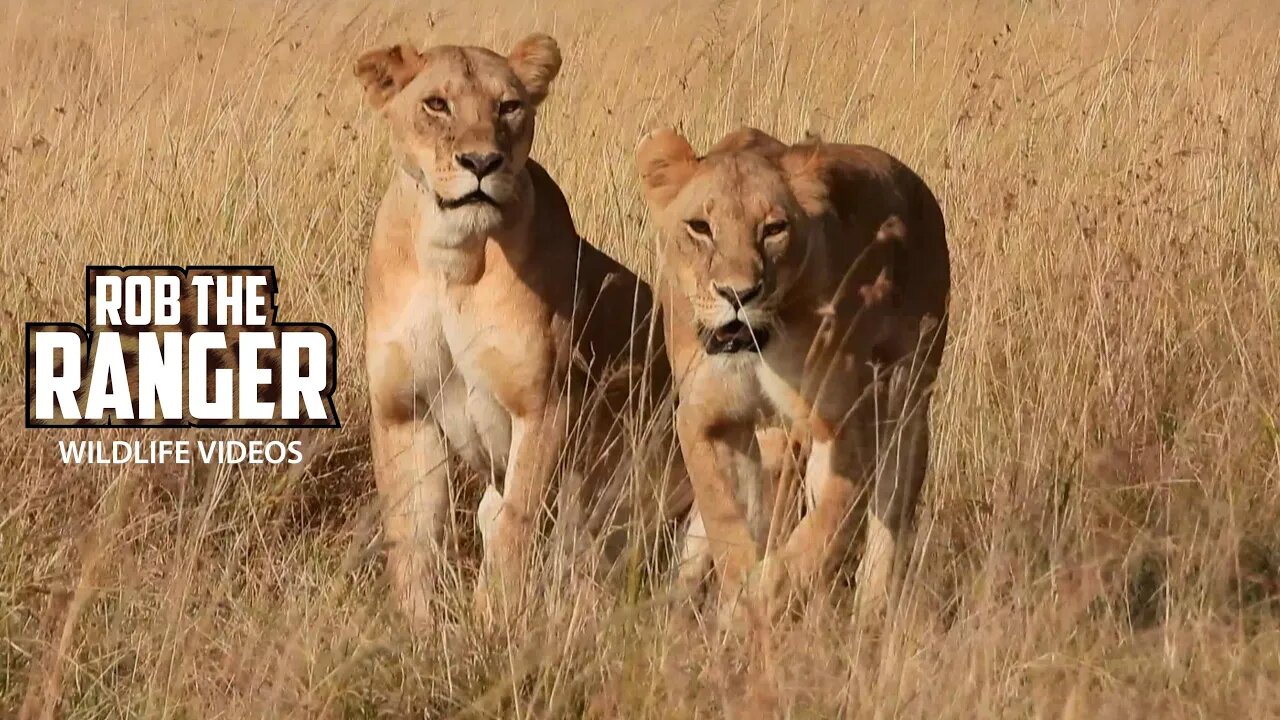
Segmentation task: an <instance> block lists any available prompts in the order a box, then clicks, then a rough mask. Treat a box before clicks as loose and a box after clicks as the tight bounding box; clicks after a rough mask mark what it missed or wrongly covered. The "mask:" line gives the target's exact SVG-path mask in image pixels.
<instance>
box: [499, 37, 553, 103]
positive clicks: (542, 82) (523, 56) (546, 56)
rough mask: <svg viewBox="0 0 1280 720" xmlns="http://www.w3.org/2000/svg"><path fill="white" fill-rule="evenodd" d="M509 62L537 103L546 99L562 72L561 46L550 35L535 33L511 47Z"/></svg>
mask: <svg viewBox="0 0 1280 720" xmlns="http://www.w3.org/2000/svg"><path fill="white" fill-rule="evenodd" d="M507 62H508V63H510V65H511V69H512V70H514V71H515V73H516V77H518V78H520V83H521V84H522V85H524V89H525V92H527V93H528V94H529V100H530V101H532V102H533V104H534V105H537V104H538V103H540V102H542V101H543V100H544V99H546V97H547V91H548V90H549V89H550V88H551V81H552V80H555V79H556V75H557V74H558V73H559V72H560V46H559V45H557V44H556V41H555V40H553V39H552V38H551V36H550V35H543V34H541V33H534V34H532V35H529V36H528V37H526V38H524V39H523V40H521V41H520V42H518V43H516V46H515V47H513V48H511V53H510V54H509V55H507Z"/></svg>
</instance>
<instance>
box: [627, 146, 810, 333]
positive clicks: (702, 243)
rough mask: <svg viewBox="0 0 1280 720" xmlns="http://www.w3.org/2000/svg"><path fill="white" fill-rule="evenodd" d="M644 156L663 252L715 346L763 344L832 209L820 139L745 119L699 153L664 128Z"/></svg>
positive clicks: (640, 154)
mask: <svg viewBox="0 0 1280 720" xmlns="http://www.w3.org/2000/svg"><path fill="white" fill-rule="evenodd" d="M636 156H637V161H638V164H639V169H640V178H641V184H642V185H643V188H644V196H645V200H646V202H647V203H648V205H649V208H650V210H651V212H652V215H653V218H654V220H655V224H656V225H657V226H658V229H659V232H660V233H661V236H662V238H661V239H662V243H661V245H662V247H661V250H660V253H659V257H660V261H661V262H662V264H663V265H664V267H665V268H666V273H667V276H668V277H669V278H670V279H671V281H672V282H673V283H674V284H675V286H676V290H677V291H678V292H680V293H682V294H683V295H684V296H685V298H687V299H688V301H689V304H690V306H691V308H692V310H693V318H694V322H695V323H697V325H698V330H699V332H700V334H701V336H702V339H703V342H704V344H705V346H706V349H707V351H708V352H710V353H733V352H739V351H743V350H756V349H763V347H764V346H765V345H766V344H767V343H768V342H769V339H770V335H771V331H772V330H773V326H774V324H775V321H776V316H777V313H778V311H779V310H780V306H781V304H782V303H783V302H785V300H786V297H787V295H788V293H789V292H790V291H791V289H792V288H793V287H794V285H795V283H796V280H797V279H798V277H799V274H800V272H801V269H802V266H803V264H804V260H805V257H806V250H807V246H808V243H809V241H810V239H811V235H812V234H813V233H814V232H817V231H818V230H817V227H816V226H817V222H818V221H817V220H816V219H815V218H816V216H817V215H819V214H820V213H822V212H823V211H824V209H825V203H826V189H825V185H824V184H823V183H822V181H821V178H820V172H821V171H820V162H821V161H820V159H819V157H818V155H817V153H816V151H815V148H814V146H811V145H810V146H805V145H801V146H796V147H789V146H787V145H785V144H783V143H782V142H780V141H778V140H776V139H774V138H772V137H770V136H769V135H766V134H765V133H763V132H760V131H759V130H754V129H751V128H744V129H742V130H739V131H737V132H734V133H731V134H730V135H728V136H726V137H725V138H724V139H723V140H721V141H720V142H719V143H717V144H716V146H715V147H713V148H712V149H711V150H710V151H709V152H708V153H707V154H706V155H705V156H701V157H700V156H698V154H697V153H695V152H694V150H693V147H692V146H690V145H689V142H688V141H687V140H685V139H684V138H683V137H681V136H680V135H679V134H677V133H676V132H675V131H672V130H659V131H656V132H653V133H650V134H649V135H648V136H646V137H645V138H644V139H643V140H641V142H640V145H639V147H638V148H637V150H636Z"/></svg>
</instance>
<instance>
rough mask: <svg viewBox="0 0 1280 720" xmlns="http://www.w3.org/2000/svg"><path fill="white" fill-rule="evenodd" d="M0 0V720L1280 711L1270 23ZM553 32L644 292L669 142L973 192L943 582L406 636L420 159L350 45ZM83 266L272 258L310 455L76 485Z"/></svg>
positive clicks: (925, 521)
mask: <svg viewBox="0 0 1280 720" xmlns="http://www.w3.org/2000/svg"><path fill="white" fill-rule="evenodd" d="M0 19H2V22H0V78H3V83H2V84H0V278H3V281H2V283H0V288H3V298H2V300H3V302H0V315H3V318H4V322H3V323H0V342H2V344H3V352H0V369H2V370H3V373H2V374H0V382H2V383H3V387H0V402H2V403H3V405H2V406H0V414H2V415H3V418H4V420H3V423H4V431H3V433H0V435H2V437H0V463H2V465H0V716H5V717H9V716H16V715H18V714H19V713H23V714H25V715H27V716H28V717H42V716H43V717H76V718H91V717H92V718H97V717H147V718H152V717H175V718H194V717H208V716H219V717H232V718H239V717H281V716H287V717H308V718H311V717H318V718H328V717H375V716H377V717H382V716H391V717H400V716H417V717H429V718H437V717H451V716H454V715H463V716H470V717H519V718H537V717H578V716H583V715H588V716H591V717H619V718H646V717H652V718H667V717H708V718H710V717H747V718H754V717H772V716H775V715H781V716H787V717H796V718H808V717H836V716H845V717H867V718H871V717H875V718H882V717H883V718H887V717H904V718H915V717H937V718H972V717H1038V718H1057V717H1064V718H1093V717H1116V718H1129V717H1161V718H1177V717H1224V716H1225V717H1265V716H1274V715H1276V714H1277V713H1280V523H1278V522H1277V518H1280V430H1278V429H1277V428H1278V424H1280V246H1278V245H1277V243H1276V238H1277V232H1278V231H1280V210H1278V209H1277V207H1278V206H1277V199H1278V198H1277V191H1278V189H1280V170H1278V169H1277V151H1278V149H1280V147H1278V145H1277V143H1280V137H1277V120H1276V118H1277V115H1280V106H1278V103H1277V94H1278V92H1280V74H1278V65H1277V63H1278V61H1280V49H1277V45H1276V42H1275V40H1276V38H1277V37H1280V35H1278V34H1277V33H1278V31H1280V13H1277V11H1276V9H1275V8H1274V7H1272V6H1271V4H1270V3H1268V2H1265V1H1264V0H1259V1H1258V2H1256V3H1248V2H1223V3H1213V4H1212V6H1211V7H1210V8H1208V9H1206V8H1204V7H1201V4H1200V3H1192V2H1185V3H1183V2H1167V3H1147V2H1140V3H1127V2H1102V1H1096V2H1094V1H1075V0H1064V1H1062V2H1011V1H1010V2H989V3H977V2H966V3H947V2H917V3H912V4H910V5H909V6H907V7H898V4H896V3H866V4H863V5H859V6H857V7H853V6H846V5H844V4H842V3H828V2H820V1H819V0H790V1H788V2H781V3H766V2H746V1H744V2H741V3H735V2H731V1H727V2H723V3H712V2H706V1H703V0H683V1H678V0H673V1H670V2H631V3H623V4H616V3H614V2H611V1H608V0H571V1H570V2H567V3H549V2H548V3H540V4H539V3H534V4H532V5H530V4H527V3H518V2H505V3H502V2H489V1H481V2H477V3H456V2H437V1H436V0H429V1H426V2H413V3H410V2H393V3H377V4H371V3H363V2H348V1H346V0H339V1H336V2H323V3H322V2H315V1H312V0H306V1H301V0H300V1H290V0H277V1H276V2H274V3H266V2H247V1H246V2H238V3H237V2H231V0H220V1H217V2H208V3H201V4H199V5H198V6H196V5H195V4H190V5H189V4H188V3H183V2H177V1H176V0H168V1H165V2H128V3H126V2H123V1H121V0H111V1H110V2H104V3H93V2H82V3H74V2H60V1H59V2H36V1H35V0H7V2H5V3H3V4H0ZM532 30H542V31H546V32H549V33H552V34H553V35H554V36H556V37H557V39H558V40H559V41H560V42H561V45H562V47H563V49H564V53H565V70H564V72H563V74H562V76H561V77H560V79H559V80H558V81H557V83H556V84H555V86H554V89H553V93H552V96H551V98H550V99H549V100H548V102H547V103H546V105H545V106H544V109H543V111H542V112H541V114H540V118H539V119H540V126H539V129H538V137H537V140H536V143H535V150H534V154H535V156H536V157H537V158H538V159H540V160H541V161H542V162H543V163H544V164H545V165H546V166H547V167H548V168H549V169H550V171H551V172H552V174H553V175H554V176H555V177H556V178H557V179H558V180H559V182H560V183H561V185H562V186H563V188H564V190H565V193H566V195H567V196H568V198H569V201H570V204H571V206H572V208H573V211H574V214H575V217H576V219H577V222H578V224H579V227H580V229H581V230H582V232H583V234H584V235H585V236H586V237H588V238H590V239H591V240H592V241H594V242H595V243H597V244H599V245H600V246H601V247H603V248H605V249H606V250H608V251H609V252H611V253H612V254H614V255H615V256H616V257H618V258H620V259H623V260H625V261H627V262H629V263H630V264H633V265H634V266H635V267H637V268H640V269H641V270H642V271H644V272H647V271H648V268H649V267H650V265H651V262H652V257H651V256H652V235H651V232H650V230H649V229H648V228H647V227H646V224H645V220H644V213H643V212H642V209H641V204H640V200H639V195H638V192H637V187H636V182H635V171H634V167H633V164H632V158H631V151H632V148H633V147H634V144H635V141H636V140H637V138H638V137H639V136H640V135H641V133H642V132H643V131H645V130H647V129H650V128H653V127H657V126H660V125H664V124H673V125H679V126H680V127H681V128H682V129H683V130H684V131H686V132H687V133H688V134H689V135H690V136H691V137H692V138H693V139H694V141H695V144H698V145H700V146H702V147H705V146H706V144H707V143H708V142H709V141H711V140H713V139H714V138H717V137H718V136H719V135H721V134H723V133H724V132H726V131H728V130H730V129H732V128H735V127H737V126H739V125H742V124H751V125H755V126H758V127H760V128H763V129H765V130H768V131H770V132H772V133H774V134H776V135H778V136H780V137H782V138H786V139H793V140H794V139H798V138H800V137H802V136H803V135H804V134H805V133H806V132H814V133H817V134H818V135H820V136H822V137H823V138H826V139H830V140H839V141H856V142H867V143H871V144H875V145H879V146H881V147H883V148H885V149H887V150H889V151H890V152H893V153H894V154H896V155H898V156H899V157H901V158H902V159H903V160H905V161H906V162H907V163H909V164H911V165H912V166H914V167H915V168H916V169H917V170H918V171H919V172H920V174H921V175H922V176H923V177H924V178H925V179H926V181H927V182H929V184H930V185H931V186H932V187H933V188H934V189H935V191H936V193H937V194H938V196H939V198H940V199H941V202H942V204H943V207H944V210H945V213H946V217H947V221H948V225H949V230H950V232H949V235H950V243H951V249H952V260H953V274H954V278H955V284H954V290H953V295H952V304H953V313H954V316H953V318H952V322H951V338H950V345H949V348H948V355H947V360H946V363H945V366H944V370H943V375H942V378H941V381H940V386H939V390H938V400H937V402H936V403H935V407H934V427H935V435H934V450H933V452H934V456H933V457H934V461H933V465H932V470H931V474H930V480H929V484H928V487H927V491H926V494H925V498H924V501H923V508H922V514H921V518H920V527H921V532H920V537H919V541H918V543H917V548H916V555H917V558H916V562H915V567H914V570H913V575H914V578H915V581H914V584H913V585H912V586H911V588H912V589H911V593H910V595H909V597H908V602H907V604H906V606H905V607H904V608H903V609H902V611H901V612H899V613H897V614H895V615H894V616H893V617H892V618H891V619H890V621H889V622H888V623H886V624H885V626H884V627H882V628H871V629H862V630H860V629H857V628H855V626H854V625H853V624H852V623H851V621H850V619H849V617H848V612H847V610H843V609H841V608H842V607H844V606H843V605H841V604H840V603H838V602H837V603H835V604H834V605H833V606H827V605H825V604H824V605H819V606H817V607H815V608H814V609H813V611H812V612H811V613H810V614H809V616H808V617H806V618H805V619H803V620H801V621H797V622H790V623H784V624H782V625H779V626H777V627H774V628H772V629H770V628H765V627H757V628H755V629H754V631H752V632H749V633H747V634H745V635H741V636H739V635H732V634H725V633H722V632H719V630H718V629H717V628H715V627H713V626H710V625H708V626H706V627H696V626H690V625H681V624H678V623H676V621H674V620H672V617H673V614H672V612H671V607H670V605H669V604H668V603H665V602H663V597H662V592H661V585H660V584H649V585H646V586H644V587H642V588H640V589H638V590H637V589H636V588H635V587H632V588H631V589H630V590H629V591H626V592H620V591H617V590H616V589H609V588H606V590H605V591H604V592H603V593H602V594H597V595H577V594H574V593H572V592H561V591H560V590H559V589H555V590H554V591H548V593H547V597H546V598H545V599H544V600H542V601H540V602H539V603H538V604H537V605H536V606H535V607H534V608H533V610H532V611H531V612H530V614H529V615H528V616H527V617H525V618H524V619H523V620H521V621H520V622H517V623H515V624H513V625H512V626H511V627H505V628H486V627H483V626H481V625H479V624H476V623H474V622H473V621H471V620H470V619H469V616H468V615H466V614H465V613H463V612H442V613H441V618H440V621H439V623H438V624H437V626H435V627H431V628H426V629H424V630H421V631H419V632H416V633H411V632H410V631H409V629H408V628H407V627H406V626H405V624H404V623H403V622H402V621H401V619H400V618H399V617H398V616H397V615H396V613H395V611H394V608H393V607H391V605H390V603H389V602H388V600H387V588H386V585H385V581H384V580H383V578H382V574H381V559H380V553H379V550H380V545H379V538H378V533H377V522H376V512H375V508H374V504H373V503H374V497H373V495H372V487H373V483H372V477H371V471H370V468H369V465H368V459H367V445H368V437H367V432H366V427H367V407H366V402H367V401H366V395H365V382H364V377H363V348H362V322H363V321H362V312H361V308H360V295H361V289H360V288H361V284H362V282H363V265H364V256H365V251H366V248H367V242H368V237H369V232H370V227H371V222H372V215H373V212H374V208H375V205H376V202H377V199H378V197H379V195H380V193H381V189H382V188H383V187H384V184H385V182H386V180H387V178H388V177H389V174H390V172H391V167H390V165H389V163H388V153H387V150H386V137H385V132H384V128H383V127H382V126H381V124H380V123H379V121H378V119H377V117H376V116H375V115H374V113H372V112H370V111H369V110H368V109H367V108H365V107H363V106H362V104H361V99H360V92H359V90H358V88H357V86H356V83H355V80H354V78H353V77H352V75H351V66H352V60H353V58H354V57H355V56H356V54H357V53H358V52H360V51H361V50H364V49H366V48H368V47H372V46H374V45H377V44H383V43H389V42H394V41H411V42H414V43H418V44H421V45H426V44H435V43H442V42H465V43H473V44H481V45H486V46H491V47H496V48H505V47H507V46H509V45H510V44H511V43H512V42H513V41H514V40H515V39H517V38H518V37H520V36H522V35H523V34H525V33H526V32H529V31H532ZM87 263H110V264H179V265H188V264H229V263H245V264H272V265H275V266H276V269H277V272H278V275H279V279H280V290H281V294H280V297H279V300H280V305H281V309H282V313H283V315H284V316H285V318H286V319H293V320H307V321H311V320H316V321H323V322H327V323H329V324H330V325H331V326H332V327H333V328H334V329H335V331H336V332H337V333H338V336H339V339H340V344H341V353H340V356H341V357H340V360H341V384H340V392H339V396H338V407H339V412H340V414H341V416H342V418H343V421H344V428H343V429H342V430H341V431H327V432H316V433H311V434H308V435H305V436H302V435H300V437H305V439H306V440H307V443H308V448H309V449H308V458H309V462H308V463H307V464H306V465H305V467H295V468H290V467H289V466H281V467H278V468H271V467H269V466H259V467H254V468H246V467H218V466H198V467H191V468H165V467H150V466H128V467H100V468H88V467H85V468H76V467H65V466H63V465H62V464H61V462H60V461H59V460H58V458H57V454H56V450H55V441H56V440H57V439H60V438H78V437H84V435H83V434H81V433H74V432H66V433H60V432H57V431H36V430H25V429H23V427H22V426H23V423H22V415H23V411H22V405H21V398H22V391H21V388H22V384H21V383H22V363H23V353H22V342H23V338H22V325H21V324H22V322H25V321H37V320H50V321H52V320H59V321H73V320H75V321H78V320H79V319H80V318H81V316H82V313H83V297H82V293H83V272H84V266H85V264H87ZM280 434H283V433H280ZM150 436H154V437H168V438H172V437H194V436H195V434H194V433H192V434H186V435H184V434H183V433H174V432H168V433H164V434H161V433H152V434H151V435H150ZM203 436H206V437H215V436H216V434H215V433H212V432H206V433H205V435H203ZM234 436H235V437H243V434H239V433H237V434H235V435H234ZM108 437H110V436H108ZM121 437H136V436H127V435H124V434H122V435H121ZM637 481H638V482H639V481H643V478H641V479H639V480H637ZM465 509H466V508H465V507H464V508H462V510H463V511H465ZM462 519H463V520H465V517H464V518H462ZM462 527H463V528H464V530H463V531H462V532H461V533H460V534H461V535H462V536H463V540H464V541H463V542H461V543H460V544H461V545H462V546H463V548H462V549H463V550H464V551H468V550H471V549H473V548H470V546H471V545H473V544H474V543H473V542H472V541H471V540H469V539H467V537H466V536H467V533H466V531H465V525H463V526H462ZM465 554H467V553H466V552H464V555H465ZM473 554H474V553H471V556H472V557H473ZM468 562H472V563H473V559H472V560H469V561H468ZM467 567H469V566H468V565H467V564H466V563H463V570H462V571H460V573H459V578H458V582H456V583H455V585H456V592H453V593H451V595H456V597H450V598H446V604H450V603H451V604H452V606H453V607H454V608H455V609H464V608H465V607H466V606H467V597H466V585H467V583H468V582H469V576H468V575H467V573H468V571H467V569H466V568H467ZM582 597H594V599H593V600H591V601H584V600H582V599H580V598H582ZM838 599H839V592H837V600H838Z"/></svg>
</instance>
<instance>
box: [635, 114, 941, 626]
mask: <svg viewBox="0 0 1280 720" xmlns="http://www.w3.org/2000/svg"><path fill="white" fill-rule="evenodd" d="M637 160H638V164H639V170H640V175H641V183H642V186H643V190H644V193H645V197H646V200H647V202H648V205H649V207H650V210H651V212H652V215H653V218H654V221H655V224H656V225H657V227H658V228H659V233H660V238H659V251H658V259H659V264H660V267H661V270H660V280H659V283H658V286H657V291H658V295H659V299H660V301H661V303H662V305H663V308H664V313H665V325H666V337H667V349H668V352H669V354H670V357H671V361H672V367H673V370H674V372H675V374H676V383H677V387H678V392H679V407H678V410H677V427H678V433H679V439H680V444H681V447H682V449H683V454H684V457H685V461H686V463H687V465H688V469H689V473H690V476H691V479H692V481H693V486H694V493H695V495H696V502H697V506H698V508H699V510H700V511H701V520H700V522H701V525H702V528H703V529H705V532H706V535H707V538H708V540H709V543H710V546H711V561H712V562H713V563H714V565H715V569H716V571H717V574H718V576H719V579H720V586H721V598H722V602H724V603H726V607H731V606H732V603H734V602H736V601H737V600H738V599H739V596H740V593H741V592H742V591H744V590H745V591H749V596H751V597H755V598H758V599H760V600H761V601H762V602H763V603H764V604H765V605H766V606H767V607H768V608H769V609H770V611H773V612H776V611H777V610H779V609H781V608H782V607H784V606H785V603H786V601H788V599H792V598H794V597H795V596H797V595H802V594H804V593H807V592H809V591H811V590H813V589H814V588H815V587H818V586H821V585H822V584H824V583H826V582H828V581H829V580H831V579H832V575H833V573H834V572H835V571H836V570H838V569H839V568H840V567H842V566H843V561H844V559H845V557H846V555H847V554H849V553H850V551H851V550H853V549H855V547H856V542H855V541H856V539H857V536H858V533H857V530H858V529H859V528H865V531H864V533H863V535H864V536H865V543H864V544H863V552H862V553H861V562H860V565H859V567H858V571H857V581H858V586H859V587H858V591H859V597H860V601H859V604H860V607H861V608H862V609H863V610H864V611H866V610H874V609H877V608H883V607H884V606H885V604H886V601H887V600H888V598H889V597H891V596H892V594H893V593H894V592H895V590H896V588H897V586H898V584H899V583H900V580H901V577H902V571H903V568H904V564H905V561H906V554H907V551H908V550H909V546H910V538H911V529H912V524H913V517H914V509H915V504H916V500H917V498H918V496H919V492H920V488H921V485H922V484H923V481H924V474H925V466H926V462H927V457H928V429H929V428H928V422H929V421H928V407H929V397H930V390H931V388H932V386H933V382H934V378H935V375H936V372H937V368H938V365H939V363H940V361H941V358H942V351H943V345H944V343H945V339H946V320H947V303H948V294H949V287H950V269H949V260H948V252H947V245H946V237H945V228H944V223H943V217H942V213H941V210H940V209H939V206H938V203H937V201H936V200H935V198H934V196H933V194H932V193H931V192H930V191H929V189H928V187H926V185H925V184H924V182H923V181H921V180H920V178H919V177H918V176H917V175H916V174H915V173H914V172H912V171H911V170H910V169H909V168H907V167H906V166H905V165H903V164H902V163H901V162H899V161H898V160H896V159H895V158H893V157H891V156H889V155H888V154H886V153H884V152H882V151H880V150H877V149H874V148H870V147H865V146H853V145H830V144H822V143H818V142H808V143H803V144H800V145H796V146H788V145H786V144H784V143H782V142H780V141H778V140H776V139H774V138H772V137H770V136H768V135H767V134H765V133H763V132H760V131H758V130H753V129H744V130H741V131H738V132H736V133H733V134H731V135H730V136H728V137H726V138H725V139H724V140H722V141H721V142H720V143H719V144H718V145H717V146H716V147H714V148H712V149H711V151H709V152H708V153H707V154H706V155H705V156H699V155H698V154H697V153H696V152H695V151H694V150H693V148H692V147H691V146H690V145H689V143H688V142H687V141H686V140H685V139H684V138H682V137H680V136H679V135H678V134H676V133H675V132H673V131H670V130H661V131H657V132H654V133H651V134H650V135H648V136H647V137H645V138H644V139H643V140H642V141H641V143H640V145H639V147H638V148H637ZM739 292H741V293H742V294H741V295H738V294H736V293H739ZM744 296H746V297H749V301H746V302H742V301H741V299H742V297H744ZM735 298H736V299H735ZM739 305H740V307H739ZM734 322H738V323H740V324H739V325H738V327H742V324H745V326H747V327H748V328H750V329H751V332H752V338H753V339H756V344H757V346H759V345H760V344H762V347H760V351H759V352H753V351H750V350H748V351H741V352H736V353H730V354H725V353H711V352H709V350H708V348H709V347H711V346H708V345H707V344H706V342H707V341H706V336H707V335H706V334H707V332H708V331H710V330H712V329H715V328H730V327H733V325H732V324H731V323H734ZM765 333H768V336H767V337H766V336H765ZM779 418H780V419H781V420H782V421H783V423H784V426H785V427H786V428H787V429H788V431H789V435H790V437H791V438H792V440H793V442H794V443H795V444H796V445H799V446H806V447H808V453H807V455H808V457H807V461H805V465H804V470H803V490H804V497H805V502H804V503H803V512H802V513H799V514H797V513H792V512H790V508H792V507H794V506H795V504H796V503H795V502H794V501H793V500H792V497H794V496H793V494H792V493H791V492H790V489H789V485H790V483H789V482H788V480H789V478H788V477H787V474H786V473H784V474H783V476H782V477H771V476H766V475H765V474H764V473H763V472H762V470H761V462H760V457H761V448H760V444H759V441H758V440H757V439H756V437H755V434H754V431H756V430H758V429H760V428H762V427H764V426H765V424H766V423H768V422H773V421H775V420H776V419H779ZM864 520H865V522H864Z"/></svg>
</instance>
